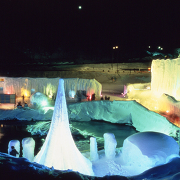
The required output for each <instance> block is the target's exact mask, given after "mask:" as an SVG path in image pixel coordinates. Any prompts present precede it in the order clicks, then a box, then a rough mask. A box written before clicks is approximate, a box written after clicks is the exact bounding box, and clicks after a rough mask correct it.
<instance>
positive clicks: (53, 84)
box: [0, 77, 102, 97]
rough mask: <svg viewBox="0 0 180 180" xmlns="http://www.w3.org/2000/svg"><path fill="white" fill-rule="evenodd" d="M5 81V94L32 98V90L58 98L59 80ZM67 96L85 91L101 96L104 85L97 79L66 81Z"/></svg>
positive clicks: (22, 79)
mask: <svg viewBox="0 0 180 180" xmlns="http://www.w3.org/2000/svg"><path fill="white" fill-rule="evenodd" d="M0 78H3V79H4V82H3V89H4V93H5V94H15V93H16V95H17V96H23V95H24V96H30V95H31V89H35V91H36V92H41V93H43V94H45V95H47V96H56V93H57V88H58V82H59V78H29V77H27V78H21V77H20V78H9V77H0ZM64 88H65V95H66V96H67V97H68V96H69V91H70V90H74V91H75V92H77V90H85V91H86V92H87V94H88V95H91V94H93V93H95V94H96V95H98V96H100V94H101V90H102V85H101V84H100V83H99V82H98V81H96V80H95V79H79V78H65V79H64Z"/></svg>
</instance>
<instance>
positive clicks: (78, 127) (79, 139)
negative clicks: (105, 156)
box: [0, 121, 137, 154]
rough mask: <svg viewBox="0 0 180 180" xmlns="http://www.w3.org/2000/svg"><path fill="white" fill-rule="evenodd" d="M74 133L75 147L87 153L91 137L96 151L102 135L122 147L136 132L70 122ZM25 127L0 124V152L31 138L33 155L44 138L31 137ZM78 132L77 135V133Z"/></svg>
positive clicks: (108, 125)
mask: <svg viewBox="0 0 180 180" xmlns="http://www.w3.org/2000/svg"><path fill="white" fill-rule="evenodd" d="M70 124H72V126H73V129H74V131H73V132H72V134H73V138H74V140H75V141H76V144H77V147H78V148H79V150H80V151H81V152H85V151H89V139H90V137H91V136H94V137H96V138H97V143H98V149H99V150H100V149H103V148H104V138H103V134H104V133H107V132H109V133H113V134H114V135H115V137H116V140H117V147H122V145H123V141H124V139H125V138H127V137H128V136H130V135H132V134H134V133H136V132H137V131H136V130H135V129H134V128H133V127H131V126H127V125H122V124H112V123H108V122H104V121H89V122H78V121H76V122H70ZM26 127H27V125H25V124H20V123H18V124H17V123H16V124H15V123H13V124H9V123H8V124H2V123H1V126H0V152H5V153H7V148H8V143H9V141H10V140H13V139H17V140H19V141H20V142H21V141H22V139H23V138H26V137H32V138H34V140H35V142H36V146H35V154H36V153H37V152H38V151H39V148H40V147H41V145H42V143H43V142H42V141H41V139H43V138H45V137H46V136H38V135H31V133H30V132H27V130H26ZM77 132H78V133H77Z"/></svg>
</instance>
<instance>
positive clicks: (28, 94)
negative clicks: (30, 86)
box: [21, 88, 30, 97]
mask: <svg viewBox="0 0 180 180" xmlns="http://www.w3.org/2000/svg"><path fill="white" fill-rule="evenodd" d="M21 96H25V97H28V96H30V92H29V91H28V90H27V89H24V88H21Z"/></svg>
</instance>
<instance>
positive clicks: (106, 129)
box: [71, 121, 137, 151]
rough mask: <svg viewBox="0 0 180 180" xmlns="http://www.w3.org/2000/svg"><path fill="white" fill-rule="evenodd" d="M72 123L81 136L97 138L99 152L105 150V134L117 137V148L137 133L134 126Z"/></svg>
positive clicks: (84, 148)
mask: <svg viewBox="0 0 180 180" xmlns="http://www.w3.org/2000/svg"><path fill="white" fill-rule="evenodd" d="M71 123H72V126H73V127H74V128H76V129H78V130H80V132H81V134H83V135H84V136H94V137H96V139H97V145H98V149H99V150H100V149H104V138H103V134H104V133H113V134H114V135H115V137H116V141H117V147H122V145H123V141H124V139H126V138H127V137H128V136H130V135H132V134H134V133H136V132H137V131H136V130H135V128H134V127H132V126H127V125H124V124H113V123H108V122H105V121H88V122H78V121H77V122H71ZM88 139H89V137H88ZM84 146H85V145H84ZM87 148H89V147H87ZM80 149H81V150H83V151H84V150H86V147H81V148H80ZM87 150H89V149H87Z"/></svg>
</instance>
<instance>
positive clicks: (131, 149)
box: [121, 132, 179, 174]
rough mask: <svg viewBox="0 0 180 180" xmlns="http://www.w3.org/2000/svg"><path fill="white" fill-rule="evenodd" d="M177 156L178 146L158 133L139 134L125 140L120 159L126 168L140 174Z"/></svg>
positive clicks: (168, 137)
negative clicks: (121, 158) (128, 167)
mask: <svg viewBox="0 0 180 180" xmlns="http://www.w3.org/2000/svg"><path fill="white" fill-rule="evenodd" d="M178 154H179V146H178V144H177V142H176V141H175V140H174V139H173V138H172V137H170V136H167V135H165V134H162V133H158V132H141V133H137V134H133V135H131V136H129V137H128V138H126V139H125V141H124V143H123V148H122V154H121V157H123V159H124V161H125V162H126V166H131V169H132V167H133V169H134V170H133V171H134V172H136V173H137V174H140V173H142V172H143V171H145V170H147V169H150V168H152V167H155V166H157V165H161V164H165V163H166V162H169V160H170V159H171V158H173V157H176V156H177V157H178Z"/></svg>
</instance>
